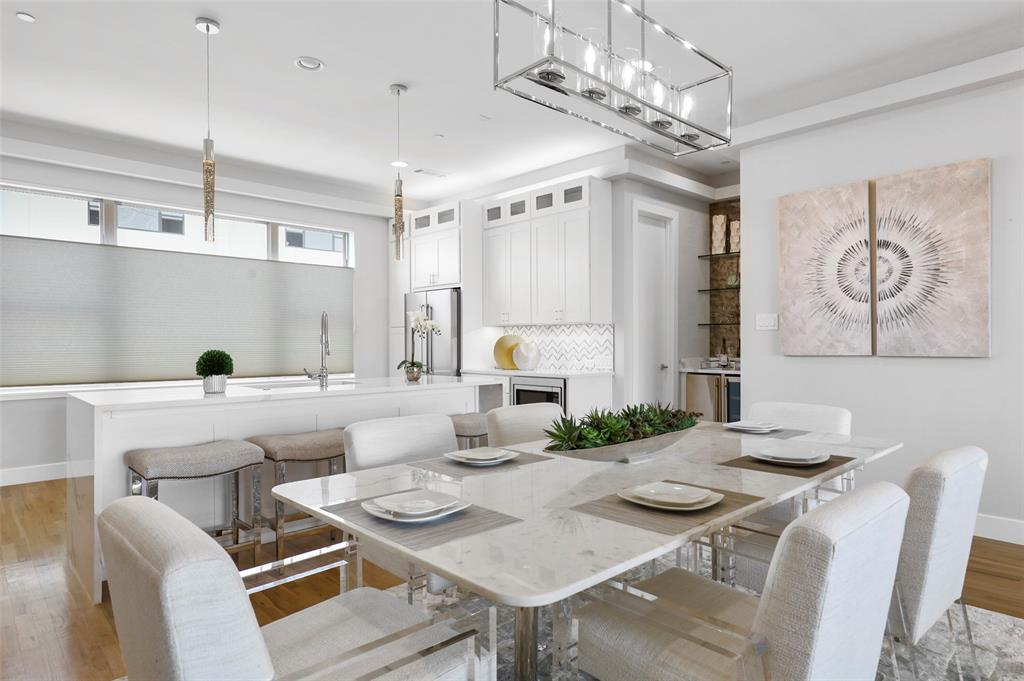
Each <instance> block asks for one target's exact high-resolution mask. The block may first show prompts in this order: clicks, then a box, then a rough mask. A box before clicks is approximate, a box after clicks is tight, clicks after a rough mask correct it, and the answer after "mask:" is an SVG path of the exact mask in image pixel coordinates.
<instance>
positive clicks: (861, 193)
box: [778, 182, 871, 355]
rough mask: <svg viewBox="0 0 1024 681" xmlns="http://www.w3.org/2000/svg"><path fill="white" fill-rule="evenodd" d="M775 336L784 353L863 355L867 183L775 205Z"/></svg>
mask: <svg viewBox="0 0 1024 681" xmlns="http://www.w3.org/2000/svg"><path fill="white" fill-rule="evenodd" d="M778 225H779V334H780V340H781V342H782V353H783V354H785V355H870V354H871V273H870V267H869V266H868V263H869V258H868V256H869V253H870V248H871V241H870V239H871V230H870V229H869V227H868V183H867V182H853V183H851V184H844V185H839V186H836V187H827V188H825V189H816V190H814V191H809V192H802V193H800V194H791V195H789V196H783V197H782V198H780V199H779V202H778Z"/></svg>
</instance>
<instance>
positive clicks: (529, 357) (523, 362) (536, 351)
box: [512, 340, 540, 371]
mask: <svg viewBox="0 0 1024 681" xmlns="http://www.w3.org/2000/svg"><path fill="white" fill-rule="evenodd" d="M512 361H513V363H515V365H516V368H517V369H520V370H522V371H533V370H534V369H536V368H537V365H538V364H539V363H540V348H538V347H537V344H536V343H531V342H530V341H526V340H524V341H522V342H521V343H520V344H519V345H517V346H516V347H515V349H514V350H512Z"/></svg>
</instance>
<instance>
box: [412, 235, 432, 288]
mask: <svg viewBox="0 0 1024 681" xmlns="http://www.w3.org/2000/svg"><path fill="white" fill-rule="evenodd" d="M410 246H411V249H410V250H411V254H412V287H413V288H428V287H430V286H432V285H433V283H434V279H435V277H436V276H437V238H436V237H434V236H421V237H418V238H416V239H410Z"/></svg>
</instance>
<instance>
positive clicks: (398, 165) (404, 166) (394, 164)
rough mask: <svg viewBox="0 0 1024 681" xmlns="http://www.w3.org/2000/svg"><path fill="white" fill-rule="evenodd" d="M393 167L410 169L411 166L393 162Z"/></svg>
mask: <svg viewBox="0 0 1024 681" xmlns="http://www.w3.org/2000/svg"><path fill="white" fill-rule="evenodd" d="M391 167H392V168H408V167H409V164H408V163H406V162H405V161H392V162H391Z"/></svg>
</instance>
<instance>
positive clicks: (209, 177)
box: [196, 17, 220, 241]
mask: <svg viewBox="0 0 1024 681" xmlns="http://www.w3.org/2000/svg"><path fill="white" fill-rule="evenodd" d="M196 30H197V31H199V32H200V33H205V34H206V138H205V139H204V140H203V238H205V239H206V240H207V241H213V240H214V224H213V220H214V218H213V184H214V178H215V177H216V174H217V170H216V164H215V163H214V160H213V139H212V138H211V137H210V36H211V35H217V34H218V33H220V23H218V22H217V21H216V20H214V19H208V18H207V17H197V18H196Z"/></svg>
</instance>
